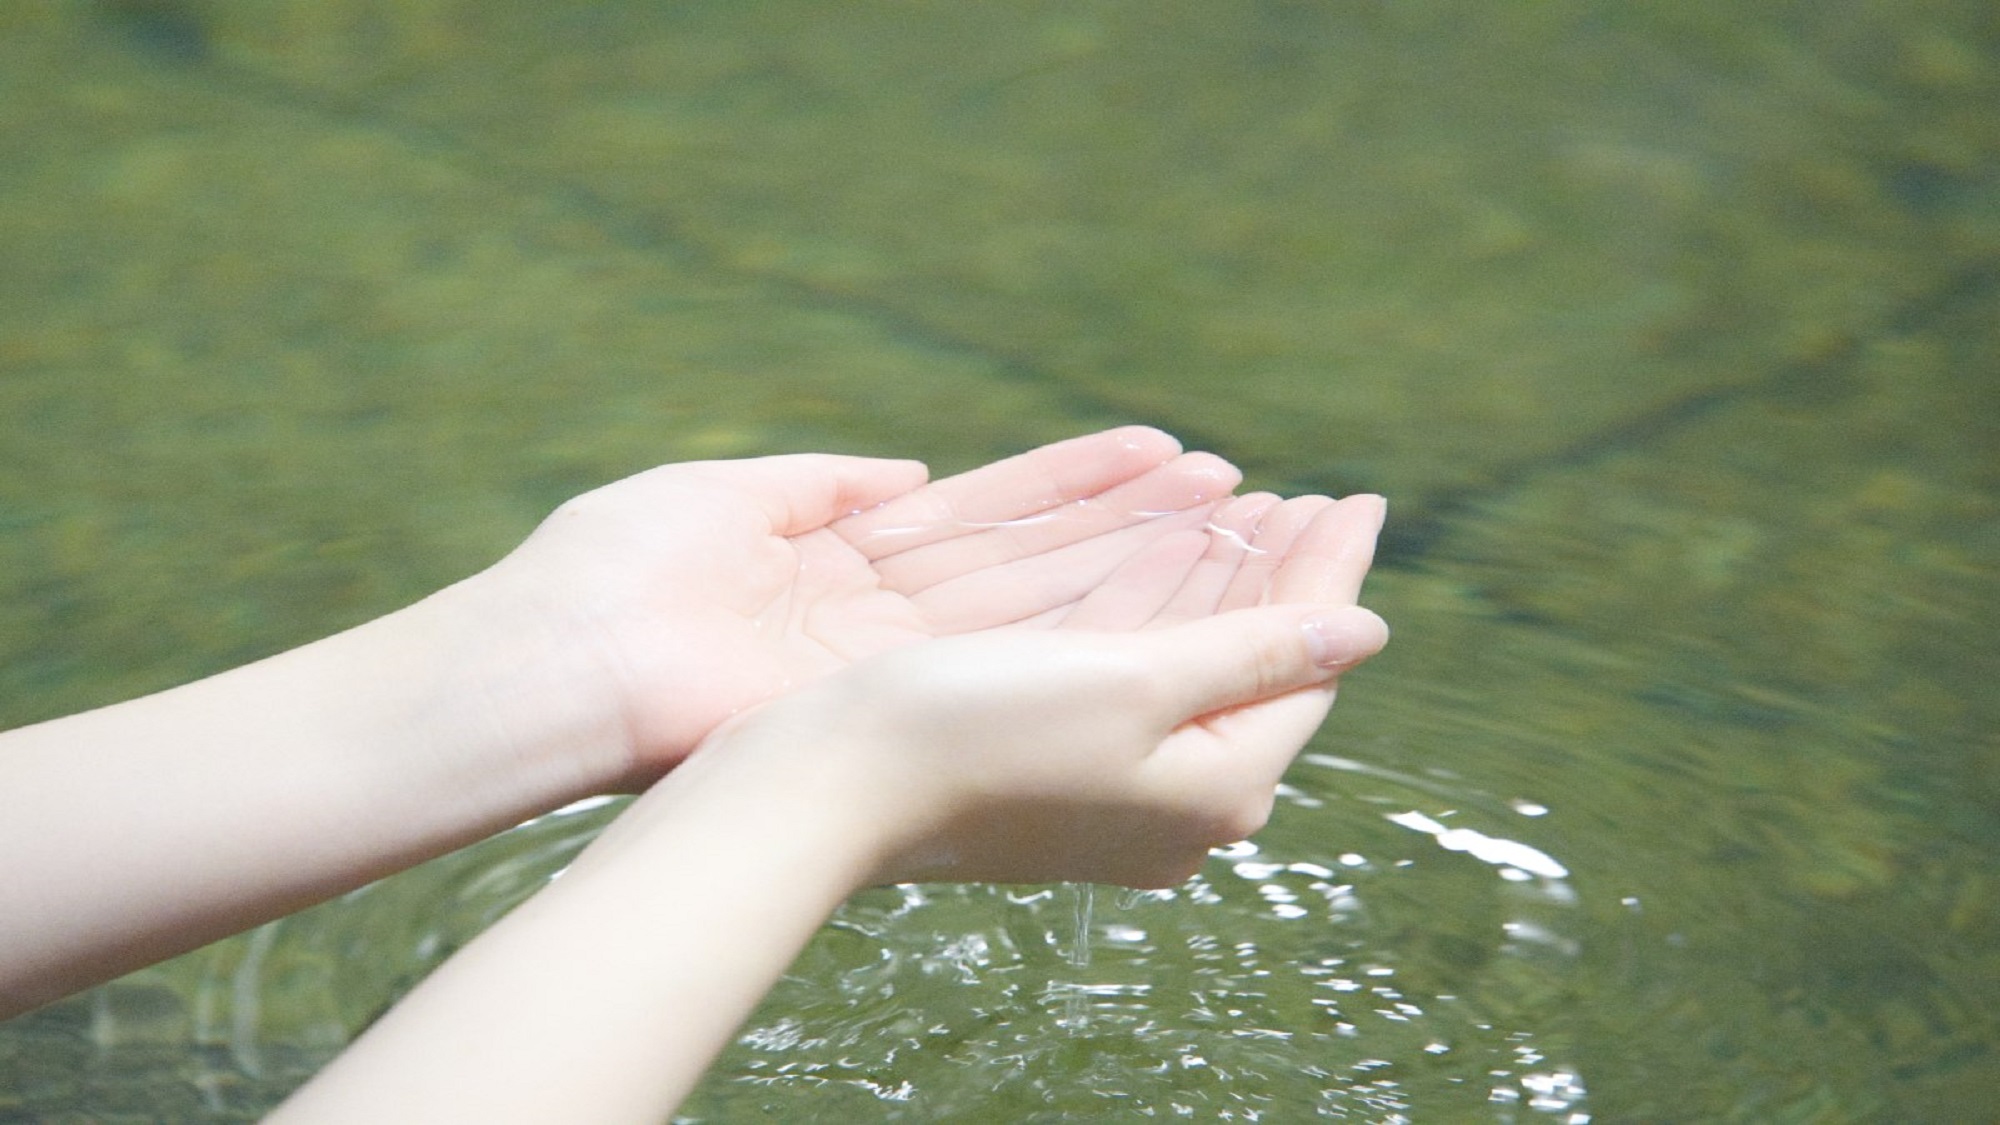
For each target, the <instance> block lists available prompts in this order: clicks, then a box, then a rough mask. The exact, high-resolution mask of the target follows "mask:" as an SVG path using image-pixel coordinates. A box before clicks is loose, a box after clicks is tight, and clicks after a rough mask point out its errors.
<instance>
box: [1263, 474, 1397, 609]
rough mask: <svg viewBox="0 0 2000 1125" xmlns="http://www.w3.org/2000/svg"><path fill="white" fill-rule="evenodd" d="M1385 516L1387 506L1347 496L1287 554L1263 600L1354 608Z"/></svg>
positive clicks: (1315, 519) (1314, 521) (1363, 497)
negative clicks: (1352, 606) (1315, 603)
mask: <svg viewBox="0 0 2000 1125" xmlns="http://www.w3.org/2000/svg"><path fill="white" fill-rule="evenodd" d="M1387 513H1388V505H1387V502H1386V501H1384V500H1383V499H1382V498H1381V497H1380V496H1369V495H1360V496H1349V497H1347V498H1346V499H1344V500H1341V501H1339V502H1338V503H1336V504H1334V505H1332V506H1331V507H1328V508H1326V509H1323V510H1322V511H1320V512H1319V513H1318V514H1317V515H1315V516H1314V517H1313V519H1312V522H1311V523H1309V524H1308V525H1307V526H1306V527H1305V529H1304V530H1303V531H1301V532H1300V533H1299V535H1298V537H1297V538H1296V539H1295V540H1294V541H1293V543H1292V546H1291V549H1290V550H1289V551H1287V552H1286V556H1285V561H1284V562H1283V563H1281V564H1280V565H1279V567H1278V570H1277V573H1276V574H1274V575H1273V576H1272V578H1271V587H1270V593H1269V596H1268V598H1267V599H1266V600H1267V601H1271V602H1324V603H1329V604H1334V605H1352V604H1354V602H1355V601H1356V600H1357V599H1358V598H1360V596H1361V582H1362V580H1363V579H1364V578H1366V577H1368V567H1369V564H1370V563H1372V562H1373V561H1374V558H1375V538H1376V535H1377V534H1378V533H1380V531H1381V530H1382V520H1383V518H1384V516H1385V515H1387Z"/></svg>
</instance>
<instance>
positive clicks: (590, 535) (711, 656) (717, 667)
mask: <svg viewBox="0 0 2000 1125" xmlns="http://www.w3.org/2000/svg"><path fill="white" fill-rule="evenodd" d="M1236 480H1237V477H1236V473H1235V471H1234V469H1233V468H1231V467H1230V466H1228V465H1227V464H1226V463H1224V462H1222V461H1220V460H1218V459H1216V458H1213V457H1210V456H1208V455H1205V454H1187V455H1177V448H1176V447H1175V446H1174V444H1173V443H1172V441H1171V439H1168V438H1166V437H1165V435H1160V434H1157V433H1155V432H1153V431H1131V430H1128V431H1112V432H1109V433H1105V434H1097V435H1092V436H1090V437H1086V438H1079V439H1075V440H1074V441H1071V442H1063V443H1058V444H1057V445H1053V446H1048V447H1044V448H1043V449H1039V450H1036V451H1033V452H1031V453H1028V454H1023V455H1022V456H1020V457H1016V458H1012V459H1009V460H1007V461H1003V462H999V463H996V464H994V465H989V466H986V467H985V468H982V469H977V470H974V471H972V472H970V473H966V474H963V475H961V476H958V477H953V478H949V479H947V480H942V481H938V482H936V483H933V484H929V485H923V486H921V487H913V486H916V485H918V484H919V482H920V481H921V470H920V468H919V467H917V466H914V465H911V464H909V463H904V462H887V461H864V460H860V459H855V458H832V457H816V456H803V457H776V458H765V459H761V460H757V461H745V462H724V463H713V464H703V465H679V466H669V467H666V468H662V469H657V470H653V471H652V472H648V473H642V474H640V475H638V476H635V477H631V478H628V479H626V480H623V481H619V482H617V483H616V484H613V485H610V486H607V487H605V488H602V489H599V490H597V491H596V492H593V493H589V494H587V495H585V496H583V497H579V498H578V499H577V500H575V501H572V502H571V503H569V504H567V505H564V507H563V508H562V509H560V510H559V511H558V512H557V513H556V514H555V515H554V516H552V517H551V518H550V519H549V521H548V522H547V523H545V524H544V526H543V528H542V529H540V530H538V531H537V532H536V534H535V536H533V537H531V538H530V539H529V541H528V543H527V544H524V545H523V548H522V550H521V551H520V552H517V554H518V555H519V556H521V558H522V561H523V562H524V563H527V564H530V565H531V566H532V567H533V568H534V569H536V570H538V571H539V572H540V576H541V577H542V578H543V579H544V582H543V585H544V586H545V587H548V588H554V589H558V590H560V591H562V593H561V594H559V595H558V599H557V603H556V604H555V605H553V606H551V607H550V609H551V611H552V618H553V620H555V621H556V622H557V627H558V628H559V629H561V630H564V631H567V632H568V633H569V635H572V636H579V637H583V638H585V641H584V645H583V647H584V649H586V650H587V651H589V652H590V653H592V654H593V657H592V660H593V664H594V666H596V667H599V668H601V669H602V670H603V673H605V674H606V677H607V679H608V684H609V687H610V691H611V693H612V694H611V698H610V700H609V702H610V705H611V706H612V707H614V708H615V709H616V710H617V711H618V713H619V715H620V717H621V720H622V723H623V726H624V734H625V737H626V738H627V739H628V740H629V741H630V744H631V746H632V749H633V753H634V754H635V756H636V758H637V760H639V761H641V762H642V763H647V765H646V767H645V772H647V773H657V772H659V771H663V770H665V769H667V768H670V767H671V766H672V765H673V764H674V763H675V762H677V761H679V760H680V758H681V757H682V756H684V755H685V754H686V753H687V752H688V751H689V750H691V749H692V748H693V747H694V745H695V744H696V743H698V742H699V741H700V740H701V739H702V738H703V737H705V736H706V735H707V734H708V732H709V731H710V730H712V729H714V727H715V726H717V725H718V724H720V723H721V722H723V721H725V720H727V719H728V718H729V717H730V716H731V715H734V714H737V713H739V712H741V711H743V710H745V709H747V708H749V707H752V706H754V705H756V704H758V703H760V702H763V701H764V700H766V699H769V698H771V697H773V696H775V695H777V694H780V693H781V692H784V691H786V690H788V689H789V688H791V687H793V686H795V685H797V684H800V683H803V682H805V681H807V680H810V679H814V678H817V677H819V676H821V675H825V674H826V673H828V672H831V671H834V670H836V669H838V668H840V667H842V666H844V665H846V664H848V663H850V662H852V661H854V660H857V659H860V658H861V657H864V656H868V655H871V654H873V653H877V652H881V651H884V650H886V649H889V648H893V647H896V646H899V645H903V644H909V643H911V642H914V641H918V640H923V639H927V638H931V637H935V636H942V635H946V634H949V633H958V632H966V631H971V630H976V629H985V628H993V627H997V626H1001V625H1008V624H1012V623H1016V622H1020V623H1024V624H1048V623H1052V622H1054V621H1055V620H1056V619H1057V618H1058V617H1059V616H1060V614H1061V613H1062V611H1063V610H1064V609H1065V607H1068V606H1071V605H1074V604H1077V603H1078V602H1079V600H1080V599H1082V598H1084V597H1085V595H1086V594H1088V593H1089V592H1090V591H1091V590H1092V589H1093V588H1095V587H1097V586H1098V585H1099V584H1100V583H1102V582H1103V581H1104V580H1105V578H1106V577H1107V575H1111V574H1113V573H1114V572H1118V571H1119V569H1120V567H1121V564H1125V563H1127V562H1128V561H1129V560H1130V559H1131V558H1133V557H1134V556H1135V555H1140V554H1143V553H1144V549H1145V548H1147V547H1148V545H1149V544H1152V543H1155V542H1157V541H1158V540H1160V539H1161V538H1162V537H1165V536H1169V535H1170V534H1171V533H1173V532H1175V531H1177V530H1187V529H1191V528H1198V527H1200V526H1201V525H1202V523H1203V522H1204V521H1205V520H1206V518H1207V514H1208V512H1209V511H1210V510H1211V509H1212V508H1213V507H1214V503H1215V500H1216V499H1217V498H1219V497H1221V496H1224V495H1226V494H1227V493H1228V492H1229V490H1230V489H1231V488H1232V487H1233V486H1234V485H1235V483H1236ZM640 780H642V781H643V780H644V779H643V778H642V779H640Z"/></svg>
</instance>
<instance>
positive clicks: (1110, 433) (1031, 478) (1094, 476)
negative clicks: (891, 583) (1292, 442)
mask: <svg viewBox="0 0 2000 1125" xmlns="http://www.w3.org/2000/svg"><path fill="white" fill-rule="evenodd" d="M1180 451H1181V448H1180V443H1179V442H1178V441H1175V440H1174V439H1173V438H1172V437H1170V436H1169V435H1167V434H1165V433H1162V432H1161V431H1159V430H1155V429H1153V428H1151V427H1148V426H1125V427H1122V428H1119V429H1115V430H1106V431H1104V432H1102V433H1096V434H1086V435H1084V436H1083V437H1077V438H1071V439H1069V440H1068V441H1059V442H1056V443H1054V444H1053V445H1045V446H1042V447H1041V448H1039V449H1033V450H1029V451H1028V452H1026V453H1022V454H1020V455H1018V456H1014V457H1009V458H1007V459H1005V460H1002V461H996V462H994V463H993V464H990V465H985V466H982V467H980V468H977V469H973V470H971V471H970V472H965V473H960V474H958V475H957V476H953V477H947V478H945V479H944V480H941V481H937V482H936V483H934V484H932V485H930V486H929V487H927V488H923V489H919V490H918V491H915V492H912V493H911V494H909V495H908V496H904V497H900V498H898V499H896V500H895V501H893V502H891V503H887V504H884V505H882V506H881V507H879V508H875V509H873V510H870V511H865V512H859V513H857V514H855V515H854V516H852V517H851V518H849V519H845V520H842V521H840V523H839V524H838V525H837V529H838V530H839V531H840V534H841V537H842V538H844V539H846V540H847V541H848V542H849V543H850V544H852V545H853V546H854V547H855V549H857V550H859V551H860V552H861V553H862V554H863V555H865V556H867V557H868V558H870V559H876V558H882V557H884V556H887V555H892V554H897V553H899V552H903V551H907V550H911V549H912V548H916V547H922V546H925V545H926V544H929V543H935V542H938V541H940V540H943V539H950V538H954V537H956V536H959V535H962V534H964V533H965V529H966V527H967V525H972V526H980V525H987V524H996V523H1004V522H1006V521H1008V520H1014V519H1020V518H1022V517H1024V516H1031V515H1034V514H1035V513H1037V512H1044V511H1047V510H1049V509H1051V508H1056V507H1060V506H1061V505H1063V504H1067V503H1070V502H1071V501H1075V500H1080V499H1083V498H1084V497H1088V496H1095V495H1097V494H1099V493H1101V492H1103V491H1105V490H1106V489H1108V488H1112V487H1115V486H1117V485H1120V484H1123V483H1124V482H1126V481H1128V480H1132V479H1134V478H1135V477H1138V476H1141V475H1143V474H1145V473H1146V472H1148V471H1149V470H1151V469H1153V468H1155V467H1157V466H1159V465H1161V464H1163V463H1165V462H1166V461H1168V460H1171V459H1172V458H1173V457H1174V456H1176V455H1177V454H1179V453H1180ZM1231 487H1234V485H1233V484H1232V485H1231Z"/></svg>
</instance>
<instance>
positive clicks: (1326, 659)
mask: <svg viewBox="0 0 2000 1125" xmlns="http://www.w3.org/2000/svg"><path fill="white" fill-rule="evenodd" d="M1388 640H1389V627H1388V626H1387V625H1386V624H1384V623H1383V621H1382V619H1381V618H1379V617H1377V616H1375V615H1374V614H1373V613H1370V612H1369V611H1368V610H1365V609H1362V608H1361V607H1359V606H1314V607H1305V606H1296V605H1286V606H1260V607H1257V608H1254V609H1243V610H1237V611H1236V612H1234V613H1224V614H1218V615H1216V616H1213V617H1205V618H1201V619H1200V620H1196V621H1190V622H1186V623H1184V624H1181V625H1176V626H1174V627H1172V628H1171V629H1165V630H1157V631H1151V632H1148V633H1146V634H1144V635H1143V637H1134V638H1133V639H1132V643H1134V644H1142V645H1145V646H1147V649H1146V651H1147V653H1148V656H1149V659H1152V660H1154V661H1155V662H1156V674H1157V676H1158V677H1159V678H1160V682H1161V683H1162V684H1163V685H1164V686H1165V687H1166V688H1167V690H1168V692H1169V693H1170V695H1171V697H1172V698H1174V699H1176V700H1178V701H1179V706H1180V707H1181V708H1182V717H1183V718H1194V717H1196V716H1200V715H1208V714H1212V713H1214V712H1217V711H1221V710H1224V709H1226V708H1230V707H1237V706H1241V705H1243V704H1246V703H1253V702H1256V701H1258V700H1262V699H1270V698H1273V697H1276V696H1279V695H1283V694H1285V693H1286V692H1290V691H1295V690H1297V689H1299V688H1305V687H1314V686H1318V685H1321V684H1324V683H1327V682H1328V681H1330V680H1332V679H1333V678H1334V677H1335V676H1337V675H1339V674H1340V673H1341V672H1342V671H1344V670H1346V669H1348V668H1352V667H1353V666H1354V665H1356V664H1359V663H1361V662H1362V661H1364V660H1366V659H1368V658H1369V657H1370V656H1373V655H1375V653H1377V652H1379V651H1381V649H1382V646H1383V645H1385V644H1387V643H1388Z"/></svg>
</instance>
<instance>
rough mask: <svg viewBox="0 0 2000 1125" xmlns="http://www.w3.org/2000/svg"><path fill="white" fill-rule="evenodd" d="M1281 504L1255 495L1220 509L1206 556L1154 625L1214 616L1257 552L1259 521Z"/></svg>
mask: <svg viewBox="0 0 2000 1125" xmlns="http://www.w3.org/2000/svg"><path fill="white" fill-rule="evenodd" d="M1278 503H1279V501H1278V497H1277V496H1276V495H1274V494H1272V493H1269V492H1252V493H1250V494H1249V495H1247V496H1239V497H1237V498H1236V499H1234V500H1231V501H1230V502H1229V503H1227V504H1224V505H1223V506H1222V507H1221V508H1219V509H1217V510H1216V513H1215V515H1214V516H1212V517H1210V519H1209V521H1208V534H1209V543H1208V551H1207V553H1205V554H1203V555H1202V557H1201V561H1200V562H1198V563H1196V564H1195V566H1194V569H1193V570H1191V571H1189V572H1188V576H1187V581H1185V582H1183V583H1182V584H1181V588H1180V589H1179V590H1176V591H1175V592H1174V596H1173V597H1172V598H1170V599H1168V601H1167V604H1166V605H1165V606H1164V607H1162V608H1161V610H1160V612H1159V615H1158V616H1157V617H1156V618H1155V620H1154V623H1155V624H1171V623H1174V622H1179V621H1190V620H1193V619H1194V618H1197V617H1207V616H1209V615H1210V614H1213V613H1214V612H1215V611H1216V609H1217V608H1218V607H1219V606H1220V605H1221V604H1222V595H1223V594H1224V593H1225V592H1226V591H1228V589H1229V583H1230V582H1231V581H1232V580H1233V579H1234V578H1235V577H1236V570H1237V568H1238V567H1240V566H1242V565H1243V560H1244V559H1245V558H1246V557H1248V556H1249V555H1250V554H1251V552H1253V551H1255V550H1256V548H1255V547H1254V546H1253V545H1252V543H1253V541H1254V540H1255V539H1256V538H1257V524H1258V521H1260V520H1261V519H1263V518H1264V514H1265V513H1266V512H1268V511H1270V510H1271V509H1272V508H1275V507H1277V505H1278Z"/></svg>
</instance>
